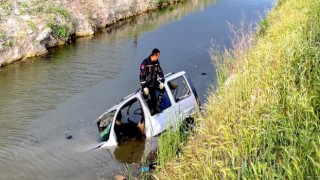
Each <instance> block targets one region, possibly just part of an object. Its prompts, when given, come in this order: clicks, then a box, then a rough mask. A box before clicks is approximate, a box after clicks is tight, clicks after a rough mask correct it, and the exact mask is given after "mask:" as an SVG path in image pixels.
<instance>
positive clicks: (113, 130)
mask: <svg viewBox="0 0 320 180" xmlns="http://www.w3.org/2000/svg"><path fill="white" fill-rule="evenodd" d="M164 78H165V83H164V88H165V93H164V96H163V100H162V105H161V109H162V112H161V113H158V114H154V115H152V114H151V113H150V110H149V107H148V104H149V101H150V100H146V99H145V98H144V97H143V94H142V91H141V89H138V90H137V91H136V92H134V93H132V94H130V95H128V96H126V97H124V98H123V99H121V100H120V102H119V103H118V104H117V105H115V106H113V107H112V108H110V109H108V110H107V111H106V112H104V113H103V114H102V115H100V116H99V118H97V120H96V123H97V126H98V129H99V133H100V138H101V140H102V142H101V143H100V145H99V147H110V146H117V145H119V144H121V142H122V141H123V140H125V139H126V137H145V138H146V139H148V138H151V137H154V136H156V135H158V134H160V133H161V132H163V131H165V130H166V129H167V128H168V127H169V125H170V123H171V124H172V123H176V122H177V121H181V120H184V119H186V118H188V117H191V116H192V115H193V114H194V113H195V112H197V111H198V110H199V107H200V100H199V97H198V95H197V92H196V90H195V88H194V86H193V85H192V82H191V81H190V80H189V79H188V78H187V77H186V72H184V71H181V72H177V73H169V74H166V75H165V77H164Z"/></svg>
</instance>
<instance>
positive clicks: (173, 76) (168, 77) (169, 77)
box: [106, 71, 186, 113]
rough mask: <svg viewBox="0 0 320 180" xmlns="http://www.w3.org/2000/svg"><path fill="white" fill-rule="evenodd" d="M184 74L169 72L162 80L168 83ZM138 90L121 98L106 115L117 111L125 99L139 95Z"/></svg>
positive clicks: (182, 72) (183, 72)
mask: <svg viewBox="0 0 320 180" xmlns="http://www.w3.org/2000/svg"><path fill="white" fill-rule="evenodd" d="M185 73H186V72H185V71H179V72H177V73H175V72H170V73H168V74H166V75H164V78H165V80H166V81H170V80H172V79H175V78H177V77H180V76H182V75H184V74H185ZM140 90H141V88H139V89H138V90H136V91H135V92H133V93H131V94H129V95H127V96H125V97H123V98H122V99H120V100H119V101H118V103H117V104H116V105H114V106H112V107H111V108H109V109H108V110H107V111H106V113H108V112H111V111H113V110H115V109H118V106H120V104H122V102H123V101H125V100H126V99H128V98H130V97H132V96H135V95H137V94H138V93H141V91H140Z"/></svg>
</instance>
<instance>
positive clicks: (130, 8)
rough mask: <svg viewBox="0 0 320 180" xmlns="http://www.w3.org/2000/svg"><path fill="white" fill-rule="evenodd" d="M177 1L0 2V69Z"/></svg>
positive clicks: (33, 0)
mask: <svg viewBox="0 0 320 180" xmlns="http://www.w3.org/2000/svg"><path fill="white" fill-rule="evenodd" d="M178 1H180V0H32V1H31V0H3V1H0V67H2V66H5V65H7V64H10V63H13V62H15V61H19V60H21V59H26V58H28V57H34V56H39V55H42V54H45V53H47V48H49V47H54V46H58V45H62V44H65V43H67V42H70V41H72V39H74V38H76V37H79V36H88V35H93V34H94V33H95V32H97V31H98V30H99V29H101V28H104V27H106V26H108V25H110V24H113V23H115V22H117V21H119V20H122V19H126V18H129V17H132V16H135V15H138V14H141V13H143V12H146V11H149V10H154V9H157V8H159V7H162V6H166V5H168V4H171V3H174V2H178Z"/></svg>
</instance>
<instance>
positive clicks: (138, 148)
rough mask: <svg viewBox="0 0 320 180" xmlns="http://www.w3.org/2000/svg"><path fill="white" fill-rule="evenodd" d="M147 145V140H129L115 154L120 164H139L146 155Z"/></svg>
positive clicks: (117, 148)
mask: <svg viewBox="0 0 320 180" xmlns="http://www.w3.org/2000/svg"><path fill="white" fill-rule="evenodd" d="M145 143H146V141H145V139H128V140H126V141H125V142H124V143H122V144H121V145H119V146H117V147H116V148H115V150H114V153H113V154H114V156H115V158H116V160H117V162H119V163H138V162H140V161H141V158H142V156H143V155H144V150H145Z"/></svg>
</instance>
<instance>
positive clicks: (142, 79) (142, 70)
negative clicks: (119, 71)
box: [140, 60, 147, 88]
mask: <svg viewBox="0 0 320 180" xmlns="http://www.w3.org/2000/svg"><path fill="white" fill-rule="evenodd" d="M146 68H147V67H146V61H145V60H144V61H143V62H142V63H141V65H140V84H141V86H142V88H144V87H146Z"/></svg>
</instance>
